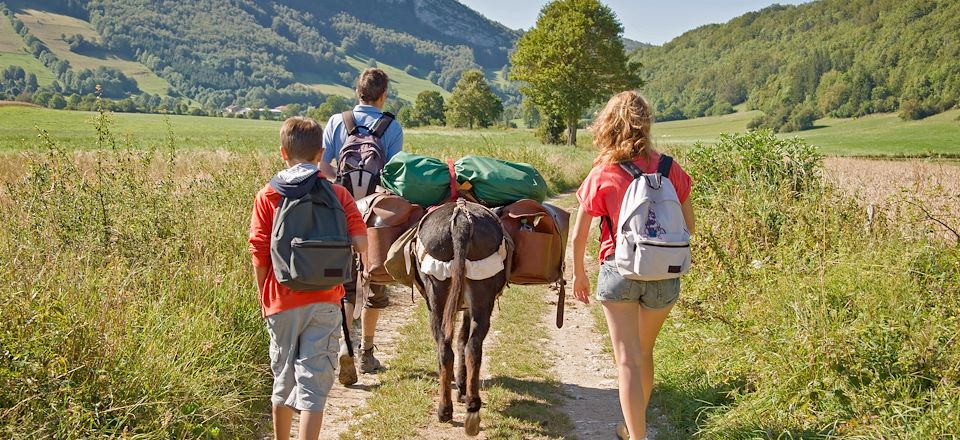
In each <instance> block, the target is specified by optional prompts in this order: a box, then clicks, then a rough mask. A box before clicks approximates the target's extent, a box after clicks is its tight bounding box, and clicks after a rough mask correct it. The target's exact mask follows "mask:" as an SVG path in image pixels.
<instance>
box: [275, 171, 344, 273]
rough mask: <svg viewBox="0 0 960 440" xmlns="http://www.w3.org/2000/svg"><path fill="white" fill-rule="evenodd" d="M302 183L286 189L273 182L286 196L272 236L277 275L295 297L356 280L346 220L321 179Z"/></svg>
mask: <svg viewBox="0 0 960 440" xmlns="http://www.w3.org/2000/svg"><path fill="white" fill-rule="evenodd" d="M275 180H276V179H275ZM302 183H303V185H298V186H297V187H292V186H288V187H287V188H280V186H282V184H279V185H278V184H275V182H274V181H271V186H273V187H274V188H275V189H277V192H279V193H280V194H281V195H282V196H283V198H282V199H281V200H280V205H279V206H278V208H277V212H276V215H275V217H274V220H273V230H272V231H271V234H270V259H271V261H272V263H273V271H274V275H275V276H276V277H277V281H278V282H280V284H282V285H284V286H286V287H288V288H290V289H291V290H294V291H312V290H326V289H331V288H333V287H334V286H337V285H339V284H343V283H344V282H347V281H350V279H351V273H350V269H351V265H352V264H353V261H354V258H353V246H352V242H351V240H350V236H349V234H348V232H347V218H346V214H345V213H344V210H343V206H342V205H341V204H340V200H339V199H337V196H336V194H335V193H334V192H333V187H332V186H331V184H330V182H328V181H327V180H326V179H324V178H322V177H319V173H316V174H314V175H313V176H311V177H309V178H307V179H305V180H304V181H303V182H302ZM291 187H292V188H293V189H290V188H291Z"/></svg>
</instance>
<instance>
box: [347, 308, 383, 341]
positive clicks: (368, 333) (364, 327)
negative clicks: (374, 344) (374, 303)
mask: <svg viewBox="0 0 960 440" xmlns="http://www.w3.org/2000/svg"><path fill="white" fill-rule="evenodd" d="M351 309H352V307H351ZM351 311H353V310H351ZM378 321H380V309H371V308H369V307H364V308H363V310H362V311H361V312H360V326H361V329H360V332H361V333H362V334H363V338H364V339H366V338H370V339H373V337H374V335H375V334H376V332H377V322H378ZM361 341H362V340H361ZM362 348H370V347H362Z"/></svg>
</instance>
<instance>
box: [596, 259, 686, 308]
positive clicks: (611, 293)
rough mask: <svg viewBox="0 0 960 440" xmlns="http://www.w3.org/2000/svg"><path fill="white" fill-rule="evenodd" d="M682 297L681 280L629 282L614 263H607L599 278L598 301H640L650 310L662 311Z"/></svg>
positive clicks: (602, 267) (602, 266)
mask: <svg viewBox="0 0 960 440" xmlns="http://www.w3.org/2000/svg"><path fill="white" fill-rule="evenodd" d="M679 297H680V278H673V279H669V280H660V281H635V280H628V279H626V278H624V277H623V276H621V275H620V272H618V271H617V266H616V264H615V263H614V262H613V261H605V262H604V263H603V264H602V265H601V266H600V274H599V275H598V276H597V301H601V302H603V301H618V302H625V301H632V302H637V301H639V302H640V304H642V305H643V306H644V307H646V308H648V309H662V308H664V307H667V306H670V305H671V304H673V303H675V302H677V298H679Z"/></svg>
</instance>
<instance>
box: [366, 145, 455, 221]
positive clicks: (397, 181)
mask: <svg viewBox="0 0 960 440" xmlns="http://www.w3.org/2000/svg"><path fill="white" fill-rule="evenodd" d="M380 186H382V187H384V188H386V189H388V190H390V192H392V193H394V194H396V195H398V196H400V197H403V198H405V199H407V200H409V201H410V202H411V203H416V204H418V205H420V206H424V207H426V206H433V205H437V204H440V203H441V202H443V201H444V200H446V199H449V198H450V170H449V167H447V164H445V163H443V162H442V161H440V160H439V159H434V158H432V157H427V156H420V155H418V154H412V153H407V152H405V151H401V152H399V153H397V154H396V155H395V156H393V158H391V159H390V162H387V164H386V165H385V166H384V167H383V172H382V173H380Z"/></svg>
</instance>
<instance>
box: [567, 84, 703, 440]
mask: <svg viewBox="0 0 960 440" xmlns="http://www.w3.org/2000/svg"><path fill="white" fill-rule="evenodd" d="M652 123H653V114H652V112H651V108H650V104H649V103H648V102H647V100H646V99H645V98H644V97H643V96H640V95H639V94H637V93H636V92H632V91H629V92H622V93H620V94H617V95H616V96H614V97H613V98H611V99H610V101H609V102H607V105H606V106H605V107H604V108H603V110H602V111H600V114H599V115H597V119H596V121H594V123H593V125H592V126H591V127H590V130H591V131H592V132H593V134H594V138H593V145H594V146H595V147H596V148H597V149H598V150H599V154H598V155H597V158H596V159H595V160H594V166H593V169H592V170H591V171H590V174H589V175H588V176H587V178H586V179H585V180H584V181H583V184H581V185H580V189H579V190H577V198H578V199H579V200H580V209H579V211H578V212H577V221H576V224H575V226H574V232H573V262H574V263H573V264H574V275H573V293H574V296H576V298H577V299H578V300H580V301H582V302H583V303H584V304H588V303H589V301H590V300H589V296H590V281H589V279H587V272H586V269H585V266H584V253H585V251H586V243H587V236H588V235H589V233H590V222H591V221H592V220H593V218H594V217H600V218H601V222H600V229H601V232H600V255H599V261H600V264H601V266H600V274H599V276H598V278H597V300H598V301H600V304H602V305H603V313H604V315H605V316H606V318H607V326H608V327H609V328H610V340H611V342H612V343H613V354H614V357H615V359H616V362H617V370H618V373H619V384H620V406H621V408H622V410H623V418H624V420H625V421H626V426H624V425H623V424H621V425H620V426H618V428H617V435H618V437H620V438H622V439H626V438H632V439H646V411H647V404H648V403H649V401H650V391H651V389H652V388H653V345H654V342H655V341H656V338H657V334H658V333H660V327H661V326H662V325H663V322H664V320H666V318H667V315H668V314H669V313H670V309H671V308H673V304H674V302H676V300H677V297H678V296H679V294H680V279H679V278H675V279H669V280H663V281H631V280H627V279H624V278H623V277H622V276H620V274H619V272H618V271H617V268H616V266H615V265H614V262H613V261H612V260H613V256H614V247H615V243H616V241H615V238H616V237H615V236H614V229H615V228H616V225H617V221H618V220H619V214H620V203H621V201H622V200H623V196H624V192H625V191H626V189H627V186H628V185H629V184H630V182H631V181H632V180H633V178H632V177H631V176H630V174H629V173H627V172H626V171H624V170H623V169H622V168H621V167H620V165H619V164H620V162H626V161H631V162H633V163H634V164H636V165H637V166H638V167H639V168H640V169H641V170H643V172H644V173H653V172H656V169H657V164H658V162H659V160H660V154H659V153H657V152H656V151H655V150H654V149H653V147H652V145H651V141H652V139H651V137H650V125H651V124H652ZM670 181H671V182H672V183H673V185H674V187H675V188H676V190H677V195H678V196H679V199H680V203H681V208H682V211H683V217H684V221H685V223H686V225H687V228H688V229H689V231H690V233H693V230H694V217H693V206H692V205H691V203H690V198H689V196H690V185H691V181H690V176H688V175H687V174H686V173H685V172H684V171H683V169H681V168H680V165H678V164H677V163H676V162H674V163H673V166H672V167H671V168H670ZM627 431H629V434H628V432H627ZM628 436H629V437H628Z"/></svg>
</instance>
